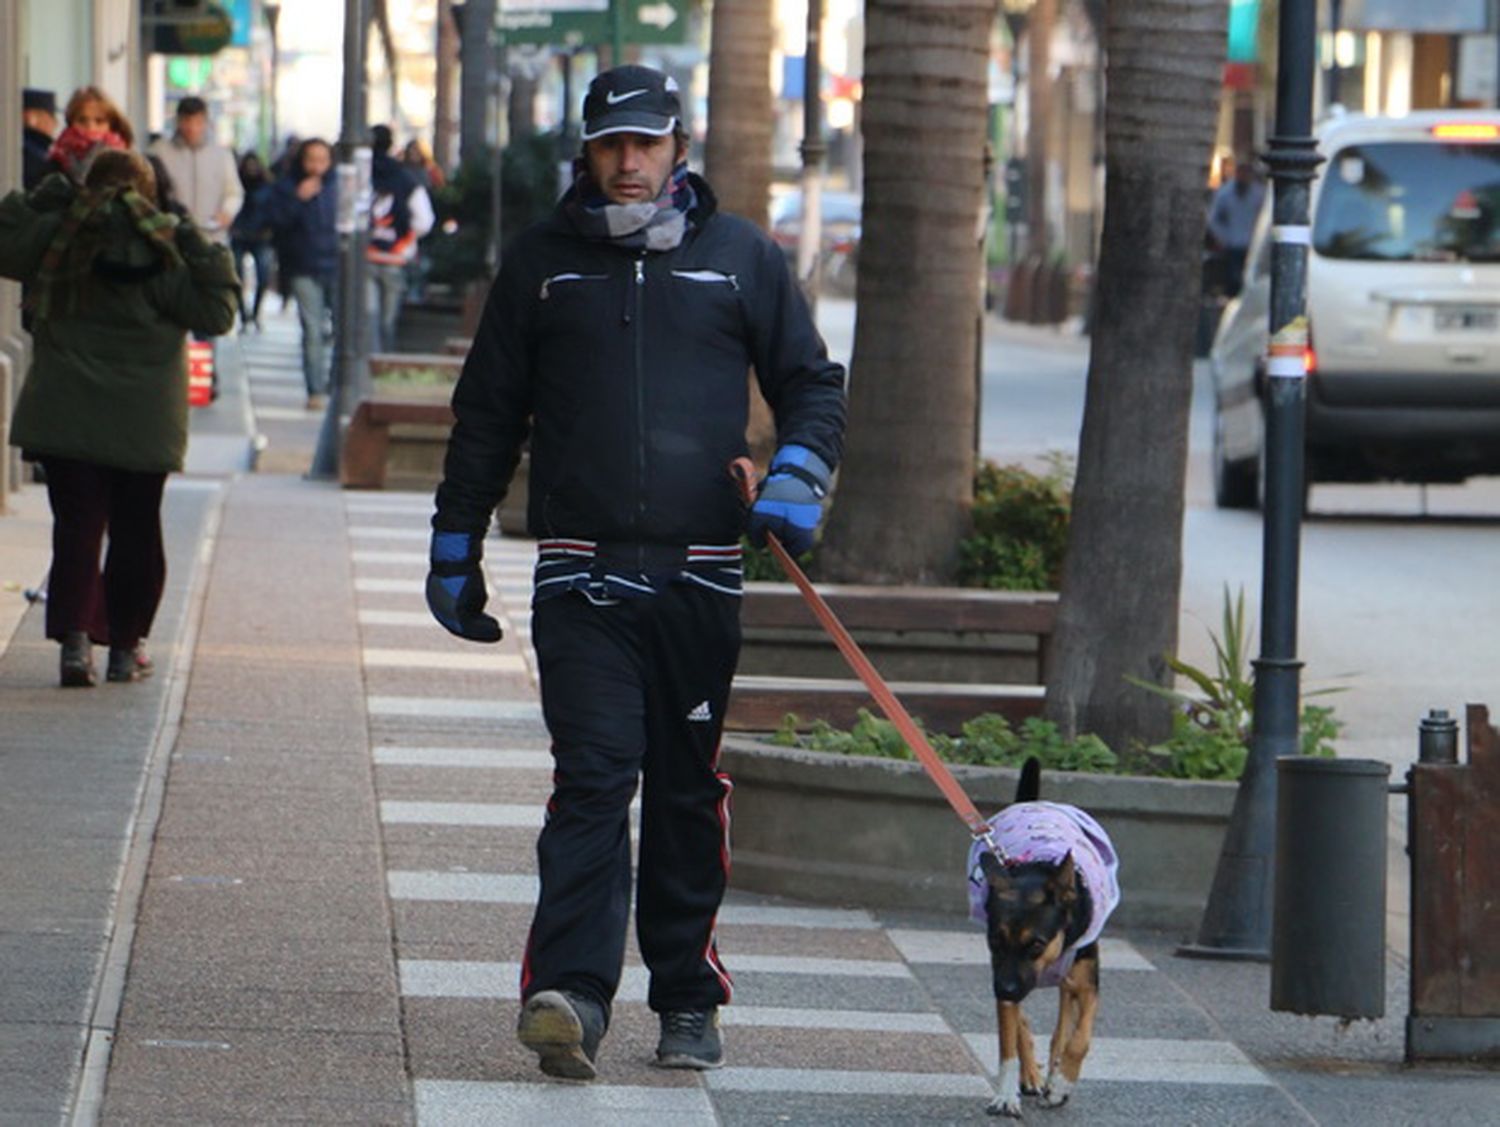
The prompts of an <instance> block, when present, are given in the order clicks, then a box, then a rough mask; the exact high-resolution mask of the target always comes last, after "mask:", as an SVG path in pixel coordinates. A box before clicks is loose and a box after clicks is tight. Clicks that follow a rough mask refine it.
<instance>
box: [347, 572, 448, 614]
mask: <svg viewBox="0 0 1500 1127" xmlns="http://www.w3.org/2000/svg"><path fill="white" fill-rule="evenodd" d="M366 582H369V581H368V580H366ZM380 582H385V581H384V580H380ZM393 582H396V583H399V584H400V585H401V586H400V587H399V588H398V590H401V591H415V590H417V586H416V584H414V583H407V582H406V581H405V580H402V579H398V580H394V581H393ZM359 624H360V625H361V626H437V619H435V618H433V617H432V614H431V613H430V612H428V611H425V610H361V611H360V612H359Z"/></svg>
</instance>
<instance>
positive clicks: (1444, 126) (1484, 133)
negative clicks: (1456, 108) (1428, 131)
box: [1432, 121, 1500, 141]
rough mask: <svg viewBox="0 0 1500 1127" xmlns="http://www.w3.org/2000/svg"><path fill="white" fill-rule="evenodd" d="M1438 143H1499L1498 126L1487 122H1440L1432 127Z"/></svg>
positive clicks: (1499, 131) (1499, 126)
mask: <svg viewBox="0 0 1500 1127" xmlns="http://www.w3.org/2000/svg"><path fill="white" fill-rule="evenodd" d="M1432 135H1433V136H1434V137H1436V138H1437V139H1438V140H1440V141H1500V124H1497V123H1493V122H1487V121H1440V122H1438V124H1436V125H1434V126H1433V127H1432Z"/></svg>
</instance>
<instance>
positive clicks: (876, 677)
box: [729, 458, 1005, 861]
mask: <svg viewBox="0 0 1500 1127" xmlns="http://www.w3.org/2000/svg"><path fill="white" fill-rule="evenodd" d="M729 471H730V473H731V474H732V475H733V476H734V478H735V479H736V480H737V481H738V482H739V486H740V495H741V496H742V497H743V498H744V499H745V504H747V505H751V504H754V502H755V492H756V488H755V463H754V462H752V461H751V460H750V459H749V458H736V459H735V460H734V461H733V462H731V463H730V464H729ZM766 543H767V544H769V545H770V546H771V554H772V555H774V556H775V557H776V562H777V563H779V564H780V565H781V570H782V571H784V572H786V575H787V578H788V579H790V580H791V581H792V582H793V583H795V584H796V585H797V590H799V591H801V592H802V597H803V598H804V599H805V600H807V605H808V607H809V608H810V609H811V610H812V612H813V615H814V617H816V618H817V620H818V624H819V625H820V626H822V627H823V629H824V630H825V631H827V632H828V636H829V637H830V638H832V639H833V644H834V645H835V646H837V647H838V649H839V653H841V654H843V655H844V660H845V661H847V662H848V663H849V668H851V669H853V670H854V672H855V673H856V674H858V675H859V679H860V680H861V681H863V682H864V683H865V688H867V689H869V690H870V695H871V696H872V697H874V698H875V703H876V704H877V705H879V706H880V711H881V712H883V713H885V715H886V717H887V718H888V719H889V720H890V722H891V723H892V724H894V725H895V726H896V731H898V732H900V733H901V738H902V739H903V740H905V741H906V746H907V747H909V748H911V749H912V751H913V752H915V753H916V756H917V759H918V761H919V762H920V763H921V764H922V766H923V768H924V769H925V770H926V771H927V774H928V776H929V777H930V778H931V779H932V781H933V782H934V783H935V784H936V785H937V788H938V790H940V791H942V792H943V797H944V798H946V799H947V800H948V805H949V806H951V807H953V811H954V813H956V814H957V815H958V816H959V818H960V819H962V820H963V823H964V825H966V826H968V827H969V832H970V833H971V834H973V835H974V836H975V837H976V838H980V839H982V840H983V841H984V842H985V843H986V844H987V845H988V846H989V848H990V851H991V852H992V853H994V854H995V855H996V856H997V857H999V858H1000V859H1001V860H1002V861H1003V860H1004V859H1005V855H1004V853H1002V852H1001V850H1000V848H999V846H998V845H997V844H996V842H995V840H994V838H993V837H992V836H991V834H990V824H989V823H988V822H986V821H985V820H984V817H983V815H981V814H980V813H979V811H978V810H977V809H976V808H975V806H974V803H973V802H971V801H969V796H968V795H967V794H965V793H964V790H963V788H962V787H961V786H959V785H958V780H957V779H955V778H954V777H953V772H951V771H949V770H948V765H947V764H946V763H944V762H943V761H942V760H941V759H939V758H938V754H937V752H935V751H933V750H932V745H931V744H930V743H928V742H927V737H926V736H925V735H923V734H922V729H921V728H919V727H917V723H916V721H915V720H913V719H912V718H911V714H910V713H909V712H907V711H906V708H905V706H903V705H902V703H901V702H900V701H899V700H897V699H896V694H895V693H893V692H891V690H890V686H888V685H887V684H886V683H885V679H884V678H883V677H881V676H880V673H879V672H878V671H877V670H876V669H875V667H874V666H873V665H871V664H870V659H869V658H867V657H866V656H865V654H864V651H863V650H861V649H860V648H859V643H858V642H856V641H855V640H854V639H853V638H852V637H851V636H850V634H849V631H848V630H846V629H845V628H844V624H843V623H842V622H840V621H839V620H838V616H837V615H835V614H834V613H833V609H832V608H831V607H829V605H828V603H827V602H826V601H824V599H823V596H822V595H820V594H818V592H817V591H816V590H815V589H814V588H813V585H812V583H811V582H809V580H808V578H807V575H806V574H805V573H804V572H803V571H802V568H801V567H799V566H798V565H797V561H796V560H794V559H792V554H791V553H790V552H788V551H787V550H786V548H784V547H783V546H782V544H781V541H780V540H778V539H777V538H776V536H775V534H774V533H767V534H766Z"/></svg>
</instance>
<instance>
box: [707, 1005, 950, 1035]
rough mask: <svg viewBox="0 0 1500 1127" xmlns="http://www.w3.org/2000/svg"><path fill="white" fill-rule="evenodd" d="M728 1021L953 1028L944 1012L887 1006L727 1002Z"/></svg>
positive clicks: (868, 1029)
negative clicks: (834, 1007)
mask: <svg viewBox="0 0 1500 1127" xmlns="http://www.w3.org/2000/svg"><path fill="white" fill-rule="evenodd" d="M719 1016H720V1018H721V1019H722V1020H723V1022H724V1024H725V1025H747V1026H750V1025H753V1026H756V1027H760V1028H776V1029H847V1030H852V1031H854V1032H858V1033H942V1034H947V1035H949V1036H951V1035H952V1034H953V1030H952V1029H951V1028H949V1026H948V1023H947V1022H946V1021H944V1020H943V1015H942V1014H913V1013H890V1012H887V1011H883V1010H801V1009H786V1008H782V1007H774V1006H738V1005H735V1006H725V1007H724V1008H723V1009H721V1010H720V1011H719Z"/></svg>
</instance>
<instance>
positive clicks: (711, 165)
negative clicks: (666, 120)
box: [703, 0, 772, 227]
mask: <svg viewBox="0 0 1500 1127" xmlns="http://www.w3.org/2000/svg"><path fill="white" fill-rule="evenodd" d="M709 53H710V57H709V64H708V136H707V140H706V143H705V145H704V151H703V170H704V175H705V176H706V177H707V178H708V182H709V183H710V184H711V185H713V189H714V194H715V195H717V196H718V197H719V207H720V208H722V209H723V210H724V211H730V212H733V213H734V214H735V215H742V216H744V217H745V218H746V219H748V220H750V221H751V222H752V223H755V224H758V225H759V226H761V227H764V226H765V225H766V208H767V200H768V197H769V195H770V191H771V124H772V120H771V119H772V115H771V69H770V66H769V65H768V64H767V62H766V60H767V59H768V58H770V55H771V0H719V2H718V3H716V4H715V5H714V10H713V30H712V37H711V41H710V46H709Z"/></svg>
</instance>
